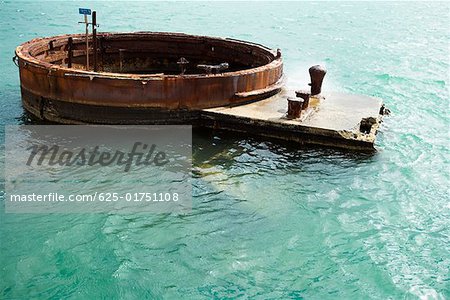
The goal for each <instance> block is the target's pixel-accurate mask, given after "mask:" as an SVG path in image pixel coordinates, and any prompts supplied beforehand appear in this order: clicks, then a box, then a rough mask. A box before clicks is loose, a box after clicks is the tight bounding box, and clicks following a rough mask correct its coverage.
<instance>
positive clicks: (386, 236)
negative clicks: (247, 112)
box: [0, 1, 450, 299]
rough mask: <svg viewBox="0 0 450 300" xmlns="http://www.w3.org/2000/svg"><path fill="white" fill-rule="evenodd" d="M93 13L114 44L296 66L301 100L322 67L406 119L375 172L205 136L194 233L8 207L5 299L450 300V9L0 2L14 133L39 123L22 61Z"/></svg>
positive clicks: (199, 140)
mask: <svg viewBox="0 0 450 300" xmlns="http://www.w3.org/2000/svg"><path fill="white" fill-rule="evenodd" d="M80 6H88V7H91V8H92V9H96V10H97V11H98V13H99V16H98V19H99V21H98V22H99V23H100V25H101V26H100V28H99V29H100V30H102V31H137V30H154V31H179V32H187V33H195V34H206V35H214V36H228V37H233V38H239V39H246V40H251V41H255V42H259V43H262V44H265V45H268V46H270V47H272V48H281V49H282V51H283V56H284V60H285V70H286V73H287V75H288V77H289V85H290V86H292V87H296V86H300V87H303V86H304V85H305V84H306V83H307V80H308V78H307V68H308V67H309V66H310V65H311V64H314V63H322V64H325V65H326V66H327V68H328V74H327V77H326V79H325V86H324V89H328V90H337V91H345V92H351V93H359V94H365V95H372V96H377V97H380V98H382V99H383V100H384V101H385V103H386V104H387V106H388V107H389V108H390V109H391V110H392V116H390V117H388V118H386V119H385V122H384V123H383V126H382V128H381V132H380V133H379V135H378V139H377V150H378V151H377V152H376V153H375V154H370V155H369V154H358V153H345V152H340V151H335V150H326V149H325V150H324V149H315V148H298V147H296V146H295V145H288V144H284V143H277V142H273V141H264V140H262V139H258V138H253V137H247V136H242V135H241V136H236V135H233V134H224V133H217V132H215V133H211V132H203V131H197V132H195V133H194V140H193V143H194V147H193V157H194V170H193V194H194V199H193V210H192V212H191V213H189V214H187V215H181V216H176V215H167V214H159V215H158V214H153V215H149V214H130V215H114V214H110V215H108V214H72V215H44V214H28V215H23V214H22V215H20V214H5V213H4V208H3V206H2V209H1V211H0V235H1V236H0V237H1V242H0V249H1V257H0V272H1V280H0V298H1V299H27V298H43V299H46V298H52V299H66V298H72V299H101V298H103V299H118V298H122V299H144V298H168V299H179V298H192V299H200V298H205V299H210V298H213V297H217V298H239V297H241V298H260V299H266V298H283V299H286V298H296V299H299V298H306V299H334V298H337V299H339V298H346V299H368V298H373V299H387V298H389V297H391V298H397V299H398V298H401V299H404V298H406V299H415V298H424V299H425V298H428V299H445V298H450V274H449V272H450V271H449V270H450V229H449V227H450V204H449V203H450V202H449V200H450V199H449V196H448V195H449V157H450V156H449V83H450V78H449V43H450V29H449V28H450V25H449V24H450V23H449V19H450V13H449V11H450V4H449V3H438V2H430V3H428V2H398V3H396V2H373V3H372V2H363V3H356V2H348V3H347V2H314V3H310V2H306V3H303V2H286V3H280V2H276V3H275V2H273V3H264V2H262V3H261V2H248V3H247V2H234V3H231V2H217V3H215V2H214V3H203V2H175V3H173V2H172V3H170V2H92V3H88V2H83V3H81V2H78V1H70V2H66V1H65V2H57V1H27V2H19V1H0V38H1V39H0V40H1V42H0V55H1V60H0V70H1V72H0V96H1V97H0V107H1V109H0V118H1V120H2V123H3V124H22V123H24V122H27V117H26V115H24V114H23V110H22V108H21V104H20V91H19V80H18V72H17V68H16V67H15V66H14V65H13V64H12V62H11V57H12V56H13V50H14V48H15V46H17V45H18V44H20V43H21V42H24V41H27V40H29V39H32V38H35V37H38V36H47V35H54V34H62V33H69V32H81V31H82V27H81V25H78V24H77V21H78V20H79V19H80V18H81V17H80V16H79V15H78V10H77V9H78V7H80ZM0 134H1V137H2V138H1V140H2V143H1V145H2V147H3V135H4V134H3V130H2V131H1V133H0ZM91 175H93V176H95V174H91ZM3 187H4V185H3V181H2V185H1V186H0V188H1V189H2V190H3V189H4V188H3ZM0 195H4V193H3V192H1V194H0ZM2 201H3V197H2Z"/></svg>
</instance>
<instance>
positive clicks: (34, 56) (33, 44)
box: [15, 31, 283, 80]
mask: <svg viewBox="0 0 450 300" xmlns="http://www.w3.org/2000/svg"><path fill="white" fill-rule="evenodd" d="M69 37H72V38H73V39H74V41H78V43H79V44H84V40H85V35H84V34H64V35H57V36H52V37H44V38H35V39H33V40H30V41H28V42H25V43H23V44H21V45H19V46H18V47H17V48H16V51H15V54H16V56H17V57H18V58H19V59H21V60H23V62H27V63H30V64H34V65H37V66H40V67H43V68H48V69H59V70H62V71H66V72H72V73H80V74H86V75H101V76H103V77H105V76H106V77H111V78H118V77H120V78H129V79H136V80H141V79H148V78H149V77H167V78H204V77H210V76H212V77H232V76H238V75H248V74H252V73H256V72H258V71H263V70H269V69H273V68H277V67H280V66H282V64H283V62H282V59H281V56H280V54H279V53H277V51H276V50H273V49H270V48H268V47H265V46H263V45H260V44H257V43H252V42H247V41H242V40H238V39H232V38H221V37H210V36H200V35H190V34H184V33H168V32H147V31H140V32H120V33H119V32H117V33H116V32H103V33H98V37H99V38H100V39H101V38H107V39H108V38H109V39H111V38H113V39H123V38H125V39H126V38H130V39H136V38H140V37H165V38H169V39H174V42H183V41H186V40H202V41H205V42H221V43H225V44H229V45H230V46H233V47H242V49H250V50H249V51H251V52H253V53H254V54H258V55H260V56H265V57H266V59H267V60H268V61H267V63H265V64H263V65H260V66H256V67H250V68H245V69H242V70H238V71H230V72H223V73H219V74H184V75H180V74H160V73H158V74H151V73H149V74H135V73H133V72H126V73H123V72H108V71H97V72H94V71H93V70H84V69H77V68H68V67H67V66H65V65H63V64H58V63H55V62H52V61H49V60H48V59H46V58H45V53H48V51H49V50H50V49H49V43H50V42H53V45H54V47H55V48H61V47H64V46H65V45H66V43H67V40H68V38H69ZM89 38H90V42H91V43H92V37H91V36H90V37H89ZM253 53H252V54H253ZM90 55H92V53H90Z"/></svg>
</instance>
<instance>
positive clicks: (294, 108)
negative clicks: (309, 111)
mask: <svg viewBox="0 0 450 300" xmlns="http://www.w3.org/2000/svg"><path fill="white" fill-rule="evenodd" d="M287 101H288V111H287V116H286V117H287V118H288V119H298V118H300V116H301V114H302V108H303V102H304V100H303V99H300V98H297V97H288V98H287Z"/></svg>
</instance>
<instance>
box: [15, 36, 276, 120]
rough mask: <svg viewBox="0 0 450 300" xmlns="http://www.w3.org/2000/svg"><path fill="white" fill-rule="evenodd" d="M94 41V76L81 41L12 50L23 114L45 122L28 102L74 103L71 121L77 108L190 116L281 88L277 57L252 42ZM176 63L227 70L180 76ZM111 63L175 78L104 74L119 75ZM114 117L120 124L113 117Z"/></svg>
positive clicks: (47, 41) (35, 43)
mask: <svg viewBox="0 0 450 300" xmlns="http://www.w3.org/2000/svg"><path fill="white" fill-rule="evenodd" d="M97 36H98V44H99V46H98V47H99V50H98V52H99V53H98V59H97V63H98V65H99V66H98V69H99V70H100V71H99V72H94V71H93V70H92V71H91V70H84V69H83V68H84V67H83V62H84V59H83V57H84V58H85V55H86V53H85V52H86V51H85V50H83V42H84V40H83V37H84V35H77V34H74V35H61V36H56V37H50V38H40V39H34V40H32V41H29V42H27V43H24V44H22V45H20V46H19V47H17V49H16V55H17V57H18V64H19V69H20V80H21V88H22V94H23V95H28V96H24V97H23V102H24V106H25V108H26V109H27V110H29V111H30V112H32V113H33V114H35V115H37V116H38V117H43V116H45V113H43V114H41V115H39V111H40V110H42V109H43V110H46V109H47V108H46V107H44V108H42V107H41V108H37V110H36V109H34V108H31V107H33V106H34V105H35V104H33V103H27V102H28V101H31V100H30V99H44V100H43V101H44V102H45V101H47V102H48V103H51V101H52V100H54V102H56V101H57V102H58V103H64V102H66V104H67V105H69V104H78V105H77V107H79V109H80V111H78V112H76V111H74V112H73V116H72V118H73V119H77V118H79V116H80V114H81V115H82V114H83V110H84V111H85V112H86V111H92V112H95V109H96V107H99V106H105V107H115V108H121V107H122V108H141V109H149V110H152V109H156V110H180V111H189V110H199V109H204V108H211V107H218V106H228V105H236V104H239V103H246V102H249V101H253V100H258V99H261V98H264V97H265V96H270V95H273V94H274V93H276V92H278V90H279V89H280V88H281V86H280V80H281V78H282V75H283V63H282V59H281V56H280V55H277V52H276V51H273V50H270V49H268V48H266V47H264V46H261V45H258V44H253V43H248V42H244V41H238V40H232V39H224V38H211V37H203V36H192V35H185V34H178V33H151V32H137V33H120V34H119V33H114V34H113V33H98V34H97ZM69 37H70V38H72V40H73V43H72V46H71V50H72V51H71V58H70V59H69V61H70V63H71V64H72V68H69V67H68V66H67V63H68V62H69V61H68V53H69V51H67V50H68V45H67V44H68V39H69ZM90 44H91V45H92V41H91V42H90ZM120 49H123V50H124V51H123V52H124V53H121V55H122V57H123V55H125V56H126V55H128V61H125V62H122V61H120V62H119V59H120V57H119V53H120V51H119V50H120ZM89 52H90V53H91V52H93V51H89ZM148 56H151V57H156V58H157V59H154V60H151V59H149V58H148ZM165 57H167V58H165ZM180 57H188V60H189V61H194V63H193V64H194V65H195V62H203V61H202V60H204V57H206V58H208V59H209V61H206V63H211V62H212V63H217V62H218V63H220V62H221V61H227V62H230V71H227V72H224V73H219V74H195V73H194V74H189V73H187V74H183V75H180V74H179V73H180V72H179V66H178V65H177V61H178V59H179V58H180ZM122 59H123V58H122ZM118 62H119V63H120V64H122V63H125V67H126V68H131V69H133V70H138V71H139V69H138V68H139V66H140V65H145V66H146V67H147V68H150V67H152V66H154V65H155V64H156V63H157V64H163V65H164V66H163V67H161V68H165V69H162V70H164V71H167V70H169V71H171V68H172V67H173V66H174V68H175V72H176V74H166V73H165V72H158V73H151V74H148V73H146V72H144V74H133V73H119V72H108V68H109V69H115V68H116V69H118V66H117V63H118ZM233 65H234V66H235V69H233V68H232V67H233ZM155 70H158V69H157V68H156V69H155ZM125 71H126V70H125ZM139 73H140V72H139ZM169 73H170V72H169ZM254 91H257V92H254ZM258 91H259V92H258ZM261 91H262V92H261ZM30 95H32V96H30ZM41 102H42V101H41ZM67 105H66V106H67ZM48 107H50V106H48ZM57 109H58V107H57V106H55V107H54V108H53V110H55V111H54V112H53V114H55V115H57V114H58V111H57ZM106 111H107V110H106ZM94 116H95V114H94ZM127 116H128V115H127ZM60 117H62V118H65V117H66V116H60ZM128 117H130V118H132V116H128ZM101 118H102V117H100V116H99V117H98V119H95V117H94V119H93V120H92V122H99V121H100V122H101ZM117 118H119V119H120V114H118V115H117ZM131 120H132V119H131ZM117 121H120V120H117ZM86 122H89V120H86Z"/></svg>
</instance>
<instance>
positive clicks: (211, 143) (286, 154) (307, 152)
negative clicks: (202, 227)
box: [192, 128, 377, 168]
mask: <svg viewBox="0 0 450 300" xmlns="http://www.w3.org/2000/svg"><path fill="white" fill-rule="evenodd" d="M193 144H194V147H193V153H192V155H193V160H194V165H203V164H205V163H211V162H212V161H214V162H216V163H220V164H221V166H222V167H224V168H226V167H227V166H228V167H230V166H231V165H233V164H234V163H235V162H236V161H235V158H236V157H239V156H242V155H244V154H248V155H250V156H254V155H262V156H265V157H266V158H269V157H271V158H273V159H274V160H282V161H284V162H285V163H286V167H288V166H295V165H297V164H298V163H299V162H300V163H302V164H307V163H317V162H327V163H331V164H336V165H340V166H348V167H353V166H356V165H360V164H366V163H370V162H373V161H374V160H376V157H377V151H375V150H374V151H369V152H361V151H351V150H345V149H339V148H330V147H321V146H314V145H301V144H298V143H292V142H288V141H282V140H276V139H270V138H264V137H259V136H254V135H248V134H244V133H237V132H230V131H223V130H211V129H207V128H195V129H194V131H193Z"/></svg>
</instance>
